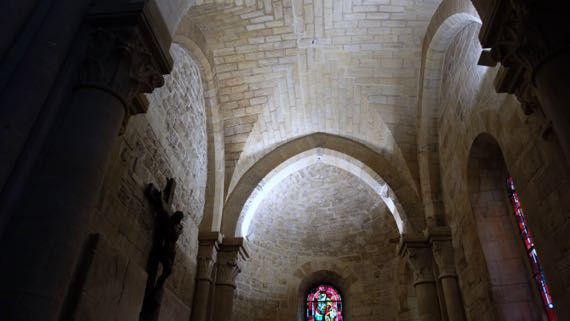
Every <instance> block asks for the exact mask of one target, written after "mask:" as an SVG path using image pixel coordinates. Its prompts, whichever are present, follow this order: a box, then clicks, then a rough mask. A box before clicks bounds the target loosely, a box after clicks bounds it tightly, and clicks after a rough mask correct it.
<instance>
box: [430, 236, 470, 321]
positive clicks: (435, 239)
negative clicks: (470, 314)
mask: <svg viewBox="0 0 570 321" xmlns="http://www.w3.org/2000/svg"><path fill="white" fill-rule="evenodd" d="M439 229H440V231H434V230H432V231H430V233H429V241H430V244H431V249H432V254H433V258H434V260H435V262H436V264H437V267H438V270H439V275H438V278H439V280H440V282H441V287H442V289H443V296H444V299H445V307H446V310H447V318H448V320H449V321H465V313H464V311H463V302H462V300H461V292H460V290H459V283H458V282H457V273H456V271H455V260H454V257H453V247H452V244H451V232H450V231H449V229H448V228H439ZM426 232H427V231H426ZM438 232H439V233H438ZM426 234H428V233H426Z"/></svg>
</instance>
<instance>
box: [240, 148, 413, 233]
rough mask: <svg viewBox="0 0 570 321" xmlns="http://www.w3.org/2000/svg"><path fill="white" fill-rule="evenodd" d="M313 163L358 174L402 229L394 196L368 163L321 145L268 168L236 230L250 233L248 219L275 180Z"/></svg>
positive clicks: (249, 220)
mask: <svg viewBox="0 0 570 321" xmlns="http://www.w3.org/2000/svg"><path fill="white" fill-rule="evenodd" d="M317 163H323V164H327V165H331V166H334V167H337V168H339V169H342V170H344V171H347V172H349V173H351V174H353V175H354V176H356V177H358V178H360V179H361V180H362V181H363V182H364V183H366V185H368V186H369V187H370V188H372V190H373V191H375V192H376V194H378V196H380V198H381V199H382V200H383V201H384V203H385V204H386V207H388V209H389V211H390V213H392V216H393V217H394V220H395V222H396V225H397V227H398V231H399V232H400V234H401V233H403V232H404V222H403V220H402V217H401V215H400V210H399V209H398V208H399V206H397V200H396V199H395V195H394V193H393V192H392V191H391V189H390V187H389V186H388V184H386V182H384V181H383V180H382V179H381V178H380V177H379V176H378V175H376V174H375V173H374V172H373V171H372V170H371V169H370V168H369V167H368V166H366V165H365V164H363V163H362V162H360V161H358V160H356V159H354V158H352V157H350V156H348V155H346V154H342V153H339V152H336V151H333V150H330V149H325V148H315V149H312V150H309V151H306V152H303V153H301V154H299V155H297V156H295V157H293V158H291V159H289V160H288V161H286V162H284V163H283V164H281V165H280V166H278V167H277V168H275V169H274V170H273V171H271V172H270V173H269V174H268V175H267V176H266V177H265V178H264V179H263V180H262V181H261V182H260V183H259V185H258V186H257V187H256V188H255V190H254V191H253V192H252V194H251V195H250V197H249V198H248V200H247V202H246V203H245V206H244V207H243V209H242V212H241V215H240V220H239V222H238V225H237V229H236V234H238V235H240V236H245V237H247V236H248V235H250V234H249V232H250V227H251V222H252V220H253V217H254V216H255V213H256V212H257V209H258V207H259V205H260V204H261V202H262V201H263V200H264V199H265V197H266V196H268V195H270V194H271V190H272V189H273V188H274V187H275V186H277V185H279V183H281V182H282V181H283V180H284V179H285V178H287V177H288V176H290V175H291V174H293V173H295V172H298V171H300V170H302V169H304V168H307V167H309V166H311V165H314V164H317Z"/></svg>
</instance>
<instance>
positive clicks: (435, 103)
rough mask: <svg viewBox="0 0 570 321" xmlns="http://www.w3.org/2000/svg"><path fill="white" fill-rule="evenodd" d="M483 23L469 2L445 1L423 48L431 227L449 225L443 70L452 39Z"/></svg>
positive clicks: (423, 147) (421, 160)
mask: <svg viewBox="0 0 570 321" xmlns="http://www.w3.org/2000/svg"><path fill="white" fill-rule="evenodd" d="M473 23H477V24H481V21H480V19H479V17H478V15H477V12H476V10H475V8H474V7H473V5H472V4H471V2H470V1H468V0H445V1H443V2H442V3H441V4H440V6H439V7H438V9H437V11H436V12H435V14H434V16H433V17H432V20H431V21H430V24H429V26H428V30H427V32H426V36H425V38H424V42H423V46H422V61H421V69H420V86H419V93H418V97H419V99H418V128H419V133H418V166H419V174H420V179H421V182H422V184H421V196H422V201H423V206H424V213H425V215H426V220H427V224H428V225H430V224H435V225H443V224H445V222H444V220H445V216H444V208H443V201H442V193H441V177H440V171H439V168H440V163H439V146H438V122H439V118H440V117H441V110H440V107H439V102H440V90H441V80H442V67H443V63H444V55H445V51H446V49H447V48H448V46H449V44H450V43H451V41H452V39H453V38H454V37H455V35H457V34H458V33H459V32H460V31H461V30H462V29H463V28H465V27H466V26H468V25H470V24H473Z"/></svg>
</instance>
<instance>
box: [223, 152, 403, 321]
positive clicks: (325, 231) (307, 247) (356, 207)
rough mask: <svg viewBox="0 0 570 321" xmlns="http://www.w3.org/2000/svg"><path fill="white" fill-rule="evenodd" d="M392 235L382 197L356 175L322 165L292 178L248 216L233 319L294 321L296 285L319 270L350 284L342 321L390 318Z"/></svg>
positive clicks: (395, 233)
mask: <svg viewBox="0 0 570 321" xmlns="http://www.w3.org/2000/svg"><path fill="white" fill-rule="evenodd" d="M397 237H398V231H397V228H396V224H395V222H394V219H393V217H392V215H391V214H390V212H389V210H388V208H387V207H386V206H385V204H384V202H383V201H382V199H381V198H380V197H379V196H378V195H377V194H376V192H375V191H373V190H372V189H371V188H370V187H369V186H368V185H366V184H364V183H363V182H361V181H360V179H359V178H357V177H356V176H353V174H350V173H348V172H345V171H344V170H340V169H338V168H336V167H334V166H331V165H326V164H321V163H317V164H315V165H311V166H309V167H307V168H304V169H302V170H300V171H298V172H295V173H293V174H291V175H290V176H289V177H288V178H286V179H285V180H284V181H283V182H281V183H280V184H279V185H278V186H276V187H275V188H274V189H273V190H272V192H271V193H270V195H268V196H267V197H266V199H265V200H264V201H262V203H261V205H260V206H259V208H258V210H257V212H256V213H255V216H254V218H253V222H252V225H251V227H250V233H249V235H248V236H247V238H248V249H249V251H250V259H249V260H248V262H246V263H245V265H244V268H243V271H242V272H241V273H240V274H239V276H238V279H237V284H238V285H237V290H236V306H235V310H234V311H235V312H234V318H233V320H234V321H238V320H239V321H241V320H243V321H245V320H259V321H261V320H267V318H268V317H269V316H271V317H276V318H277V319H278V320H296V319H297V317H298V309H299V306H298V304H299V300H298V299H299V298H298V288H299V285H300V284H301V283H302V281H303V280H304V278H305V277H307V276H308V275H310V274H311V273H312V272H316V271H319V270H321V269H322V270H329V271H332V272H335V273H337V274H339V275H342V276H346V277H347V278H348V281H347V282H348V284H351V285H350V286H349V287H347V288H346V289H343V290H345V293H344V295H345V298H346V300H347V303H346V305H345V307H346V309H345V312H346V313H347V315H346V316H347V320H392V319H393V318H395V316H396V314H397V312H398V311H397V309H398V303H397V296H396V295H393V293H394V292H395V284H396V281H395V279H396V273H395V267H396V264H397V261H398V258H397V257H396V244H394V243H391V242H390V241H389V240H390V239H391V238H393V239H397ZM343 285H345V284H342V285H338V286H343Z"/></svg>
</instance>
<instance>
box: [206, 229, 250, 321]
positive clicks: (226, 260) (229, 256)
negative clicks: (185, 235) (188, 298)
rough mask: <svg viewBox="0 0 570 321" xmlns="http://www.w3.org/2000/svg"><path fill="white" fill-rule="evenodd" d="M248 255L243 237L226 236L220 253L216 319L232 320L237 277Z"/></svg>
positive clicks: (217, 320) (216, 290)
mask: <svg viewBox="0 0 570 321" xmlns="http://www.w3.org/2000/svg"><path fill="white" fill-rule="evenodd" d="M248 257H249V256H248V254H247V251H246V249H245V248H244V243H243V238H241V237H236V238H224V240H223V241H222V245H221V247H220V252H219V253H218V266H217V274H216V289H215V296H214V300H215V309H214V311H213V312H214V317H213V320H214V321H231V320H232V314H233V307H234V293H235V289H236V282H235V281H236V277H237V275H238V274H239V273H240V272H241V266H242V265H243V263H244V262H245V260H247V258H248Z"/></svg>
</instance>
